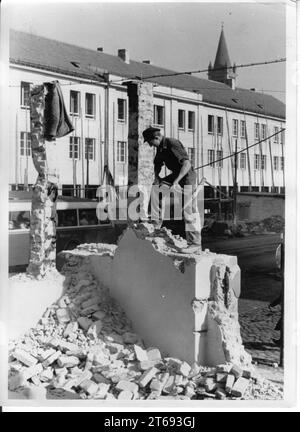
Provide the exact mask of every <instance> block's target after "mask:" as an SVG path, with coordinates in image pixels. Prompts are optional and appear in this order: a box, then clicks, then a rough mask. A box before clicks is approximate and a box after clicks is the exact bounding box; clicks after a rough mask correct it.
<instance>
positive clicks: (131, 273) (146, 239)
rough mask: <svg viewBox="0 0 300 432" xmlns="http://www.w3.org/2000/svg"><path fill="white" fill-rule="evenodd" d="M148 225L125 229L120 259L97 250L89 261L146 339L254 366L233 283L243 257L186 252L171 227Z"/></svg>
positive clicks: (178, 353) (172, 349) (169, 351)
mask: <svg viewBox="0 0 300 432" xmlns="http://www.w3.org/2000/svg"><path fill="white" fill-rule="evenodd" d="M141 225H142V227H143V228H142V229H141V227H137V228H134V229H132V228H129V229H127V230H126V232H125V234H124V235H123V237H122V238H121V240H120V242H119V245H118V248H117V249H116V252H115V254H114V256H103V257H102V256H101V253H100V254H91V255H90V265H91V271H92V272H93V273H94V275H95V276H96V277H97V279H98V280H99V282H100V283H101V285H104V286H105V287H107V288H108V289H109V291H110V295H111V296H112V297H114V298H116V300H118V302H119V303H120V304H121V305H122V307H123V308H124V310H125V312H126V314H127V316H128V317H129V318H130V319H131V321H132V324H133V328H134V329H135V331H136V332H137V333H138V334H140V335H141V337H142V338H143V340H144V342H145V344H146V345H147V346H157V347H158V348H159V349H160V350H161V352H162V354H163V355H164V356H174V357H178V358H180V359H182V360H185V361H187V362H189V363H192V362H194V361H196V362H198V363H199V364H202V365H208V366H213V365H216V364H220V363H224V362H226V361H235V363H237V364H242V365H248V364H250V363H251V357H250V356H249V355H248V353H247V352H246V351H245V350H244V347H243V345H242V340H241V336H240V328H239V324H238V311H237V305H238V301H237V296H236V294H235V292H234V291H233V289H232V284H230V278H232V279H235V285H236V284H237V280H238V279H239V268H238V266H237V259H236V257H232V256H228V255H217V254H215V253H211V252H209V251H206V252H204V253H202V254H201V255H199V256H196V255H182V254H180V253H179V252H178V246H179V244H178V243H176V239H174V238H173V237H172V235H171V234H170V232H168V231H167V230H161V231H160V234H159V235H158V233H157V231H153V228H152V227H151V225H148V224H141ZM146 225H147V226H148V227H150V228H149V230H148V228H147V227H146V229H144V228H145V226H146ZM157 235H158V238H157ZM158 240H159V241H158ZM178 242H179V241H178ZM236 292H238V290H237V289H236Z"/></svg>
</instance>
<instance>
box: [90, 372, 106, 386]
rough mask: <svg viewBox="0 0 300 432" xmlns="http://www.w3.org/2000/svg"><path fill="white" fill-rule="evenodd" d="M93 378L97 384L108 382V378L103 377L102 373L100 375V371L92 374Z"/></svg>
mask: <svg viewBox="0 0 300 432" xmlns="http://www.w3.org/2000/svg"><path fill="white" fill-rule="evenodd" d="M93 380H94V381H95V382H96V383H99V384H101V383H103V384H109V383H110V380H109V379H107V378H105V377H104V376H103V375H101V374H100V373H94V374H93Z"/></svg>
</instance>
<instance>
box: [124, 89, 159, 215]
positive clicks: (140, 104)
mask: <svg viewBox="0 0 300 432" xmlns="http://www.w3.org/2000/svg"><path fill="white" fill-rule="evenodd" d="M127 91H128V99H129V127H128V186H132V185H138V187H139V190H140V193H141V194H142V195H143V203H144V204H143V210H144V212H146V213H147V207H148V202H149V196H150V191H151V186H152V184H153V180H154V169H153V149H152V148H150V147H149V145H148V144H147V143H144V139H143V136H142V132H143V130H145V129H146V128H147V127H149V126H151V125H152V122H153V84H151V83H146V82H138V83H135V82H130V83H128V84H127ZM144 212H143V213H144Z"/></svg>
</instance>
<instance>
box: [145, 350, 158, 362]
mask: <svg viewBox="0 0 300 432" xmlns="http://www.w3.org/2000/svg"><path fill="white" fill-rule="evenodd" d="M146 351H147V356H148V360H150V361H156V360H158V361H159V360H161V353H160V351H159V349H158V348H147V350H146Z"/></svg>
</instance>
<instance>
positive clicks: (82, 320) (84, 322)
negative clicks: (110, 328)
mask: <svg viewBox="0 0 300 432" xmlns="http://www.w3.org/2000/svg"><path fill="white" fill-rule="evenodd" d="M77 322H78V325H79V327H81V328H82V329H83V330H88V329H89V327H90V326H91V325H92V324H93V321H92V320H90V319H89V318H86V317H83V316H81V317H79V318H78V320H77Z"/></svg>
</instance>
